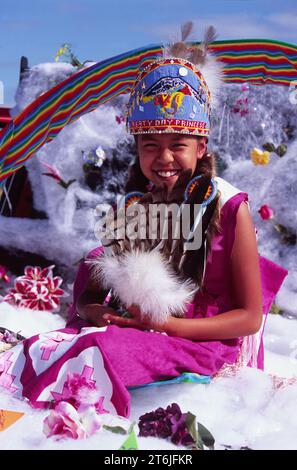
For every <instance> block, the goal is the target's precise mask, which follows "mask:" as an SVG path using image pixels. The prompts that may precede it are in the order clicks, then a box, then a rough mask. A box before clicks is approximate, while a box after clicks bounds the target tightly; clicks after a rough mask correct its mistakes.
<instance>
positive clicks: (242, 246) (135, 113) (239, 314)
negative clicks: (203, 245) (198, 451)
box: [0, 46, 286, 416]
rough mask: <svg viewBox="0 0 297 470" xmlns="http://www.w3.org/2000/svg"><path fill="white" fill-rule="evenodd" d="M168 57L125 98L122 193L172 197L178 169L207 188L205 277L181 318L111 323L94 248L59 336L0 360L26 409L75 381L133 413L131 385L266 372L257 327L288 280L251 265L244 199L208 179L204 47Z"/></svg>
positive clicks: (63, 392)
mask: <svg viewBox="0 0 297 470" xmlns="http://www.w3.org/2000/svg"><path fill="white" fill-rule="evenodd" d="M172 50H173V51H175V54H174V55H173V56H172V57H170V56H169V57H165V58H160V60H158V61H155V62H152V63H151V64H149V66H148V67H146V68H145V69H143V70H141V71H140V72H139V75H138V78H137V80H136V83H135V86H134V88H133V90H132V92H131V98H130V101H129V105H128V119H127V123H128V128H129V131H130V132H131V133H132V134H133V135H134V136H135V142H136V146H137V153H138V158H137V160H136V162H135V163H134V165H133V166H132V168H131V173H130V179H129V181H128V182H127V188H126V189H127V191H128V192H129V191H132V190H137V191H141V192H146V191H147V185H148V184H149V183H150V184H153V185H154V186H155V188H158V187H160V186H161V185H163V184H164V183H165V185H166V187H167V188H168V192H169V193H170V191H171V190H172V189H173V188H174V184H175V183H176V182H177V180H178V178H179V175H180V174H181V172H182V171H183V170H191V177H192V178H195V177H197V176H199V175H203V174H205V175H208V176H210V177H212V178H213V179H214V181H215V182H216V185H217V190H218V197H217V208H216V210H215V212H214V215H213V217H212V219H211V221H210V223H209V225H208V229H207V232H208V234H207V235H208V241H209V249H208V253H207V258H206V259H205V260H204V261H202V262H203V263H204V266H202V268H203V269H202V270H201V266H197V270H198V269H200V271H201V272H203V273H204V275H203V279H202V285H201V289H199V291H198V293H197V294H196V295H195V298H194V300H193V302H191V303H190V304H188V306H187V311H186V313H185V315H184V317H183V318H177V317H175V316H171V317H169V318H167V319H166V320H165V321H163V322H162V323H160V322H158V323H155V322H154V321H153V320H149V319H148V317H147V318H146V319H145V320H143V319H142V316H141V314H140V310H139V307H138V306H137V305H130V306H128V311H129V312H130V314H131V317H130V318H127V317H122V316H119V315H118V314H117V312H116V311H115V310H114V309H113V308H112V307H111V306H110V305H109V306H108V305H104V300H105V297H106V293H107V292H106V291H104V289H100V286H99V285H98V284H97V283H96V282H94V281H93V280H92V277H91V275H90V274H91V271H90V265H89V264H88V263H87V261H89V260H92V259H95V258H97V257H98V256H101V255H102V253H103V248H102V247H101V246H100V247H98V248H96V249H95V250H93V251H92V252H91V253H89V254H88V255H87V257H86V260H85V262H83V263H82V264H81V266H80V268H79V272H78V274H77V277H76V280H75V284H74V292H73V304H72V306H71V308H70V311H69V320H68V323H67V327H66V328H64V329H62V330H59V331H54V332H50V333H48V334H40V335H37V336H34V337H32V338H30V339H28V340H26V341H24V342H23V343H21V344H19V345H17V346H16V347H14V348H12V349H11V350H9V351H7V352H6V353H5V354H2V355H1V356H0V372H1V371H2V374H1V375H0V385H2V386H4V387H6V388H7V389H9V390H10V391H12V392H13V393H15V394H16V395H17V396H23V397H26V398H28V399H29V400H30V402H31V403H32V405H33V406H36V407H45V406H48V405H49V404H54V403H57V402H59V401H61V400H66V401H67V398H69V396H70V395H69V394H70V389H71V387H72V386H73V380H74V378H75V383H76V384H79V383H88V384H90V387H91V386H96V387H97V388H98V389H100V390H101V392H102V395H103V396H104V408H105V409H106V410H108V411H111V412H117V413H118V414H120V415H123V416H129V409H130V408H129V407H130V395H129V392H128V388H129V387H132V386H137V385H141V384H147V383H150V382H154V381H160V380H164V379H168V378H173V377H176V376H179V375H180V374H181V373H183V372H194V373H198V374H203V375H209V376H214V375H215V374H218V373H219V372H220V371H222V370H223V369H224V368H226V367H228V366H232V365H233V366H234V365H236V366H238V365H250V366H255V367H260V368H263V343H262V332H263V318H265V315H266V314H267V313H268V311H269V308H270V306H271V303H272V301H273V299H274V297H275V295H276V293H277V292H278V290H279V288H280V286H281V284H282V281H283V279H284V277H285V276H286V271H285V270H284V269H283V268H281V267H279V266H277V265H275V264H274V263H272V262H270V261H268V260H265V259H264V258H261V257H259V255H258V251H257V244H256V236H255V229H254V226H253V222H252V219H251V216H250V213H249V208H248V195H247V194H246V193H244V192H242V191H240V190H239V189H237V188H235V187H234V186H232V185H231V184H229V183H227V182H226V181H225V180H223V179H222V178H219V177H216V176H215V166H214V158H213V156H212V155H211V154H209V153H208V151H207V136H208V134H209V128H210V103H211V92H210V84H211V83H212V82H216V79H214V78H213V77H212V75H210V74H209V73H208V69H207V67H206V65H205V64H207V63H208V57H207V55H206V50H204V53H203V54H204V55H203V54H202V53H201V54H202V55H201V54H198V53H196V54H194V53H193V52H190V53H189V54H188V53H187V48H186V46H184V47H181V46H179V49H178V48H176V47H175V48H174V47H173V48H172ZM194 52H195V51H194ZM187 54H188V55H187ZM197 58H199V60H200V62H199V61H198V59H197ZM189 59H192V61H191V60H189ZM195 59H197V60H195ZM209 60H210V64H211V67H210V69H211V70H213V69H214V68H215V64H214V61H212V62H211V59H209ZM202 72H203V74H202ZM207 77H208V78H207ZM185 189H186V188H185ZM148 269H149V266H148ZM263 314H264V316H263ZM80 381H81V382H80Z"/></svg>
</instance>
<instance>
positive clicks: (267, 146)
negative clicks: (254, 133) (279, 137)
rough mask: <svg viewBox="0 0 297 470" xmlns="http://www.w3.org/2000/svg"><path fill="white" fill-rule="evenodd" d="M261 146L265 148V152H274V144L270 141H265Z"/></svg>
mask: <svg viewBox="0 0 297 470" xmlns="http://www.w3.org/2000/svg"><path fill="white" fill-rule="evenodd" d="M262 147H263V149H264V150H267V152H275V146H274V144H273V143H272V142H266V144H264V145H262Z"/></svg>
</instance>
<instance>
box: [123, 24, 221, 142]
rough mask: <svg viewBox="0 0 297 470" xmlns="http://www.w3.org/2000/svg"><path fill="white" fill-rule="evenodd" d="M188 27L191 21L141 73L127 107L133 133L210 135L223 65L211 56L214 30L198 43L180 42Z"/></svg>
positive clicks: (128, 121)
mask: <svg viewBox="0 0 297 470" xmlns="http://www.w3.org/2000/svg"><path fill="white" fill-rule="evenodd" d="M192 28H193V23H192V22H187V23H185V25H183V26H182V29H181V41H179V42H176V43H174V44H172V45H170V46H168V47H165V48H164V49H163V56H162V57H160V58H159V59H157V60H154V61H153V62H151V63H150V64H149V65H147V66H146V67H145V68H143V69H140V71H139V73H138V76H137V78H136V81H135V84H134V86H133V89H132V91H131V95H130V99H129V102H128V106H127V130H128V131H129V132H130V133H131V134H150V133H178V134H191V135H199V136H206V137H207V136H208V135H209V131H210V127H211V108H212V107H213V106H214V104H215V101H216V95H217V92H218V88H219V85H220V82H221V80H222V73H223V72H222V65H221V64H220V63H219V62H218V61H217V60H216V59H215V57H213V56H212V55H211V54H210V53H209V45H210V43H211V42H213V41H214V39H215V30H214V28H213V27H212V26H210V27H209V28H208V29H207V30H206V32H205V36H204V40H203V42H202V43H201V44H199V45H192V44H191V43H189V44H187V43H185V42H184V41H185V40H186V39H187V38H188V36H189V34H190V33H191V31H192Z"/></svg>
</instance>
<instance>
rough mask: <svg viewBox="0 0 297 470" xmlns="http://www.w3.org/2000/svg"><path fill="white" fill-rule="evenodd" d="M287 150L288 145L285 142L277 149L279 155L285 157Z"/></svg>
mask: <svg viewBox="0 0 297 470" xmlns="http://www.w3.org/2000/svg"><path fill="white" fill-rule="evenodd" d="M286 152H287V146H286V145H285V144H280V145H279V146H278V147H277V149H276V150H275V153H276V154H277V155H278V156H279V157H283V156H284V155H285V153H286Z"/></svg>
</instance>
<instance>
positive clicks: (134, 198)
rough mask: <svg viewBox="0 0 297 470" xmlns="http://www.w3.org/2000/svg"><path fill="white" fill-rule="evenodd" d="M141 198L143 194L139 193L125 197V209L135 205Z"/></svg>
mask: <svg viewBox="0 0 297 470" xmlns="http://www.w3.org/2000/svg"><path fill="white" fill-rule="evenodd" d="M142 197H143V193H141V192H140V191H132V192H131V193H128V194H126V196H125V209H128V207H129V206H131V204H136V203H137V202H139V201H140V199H141V198H142Z"/></svg>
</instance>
